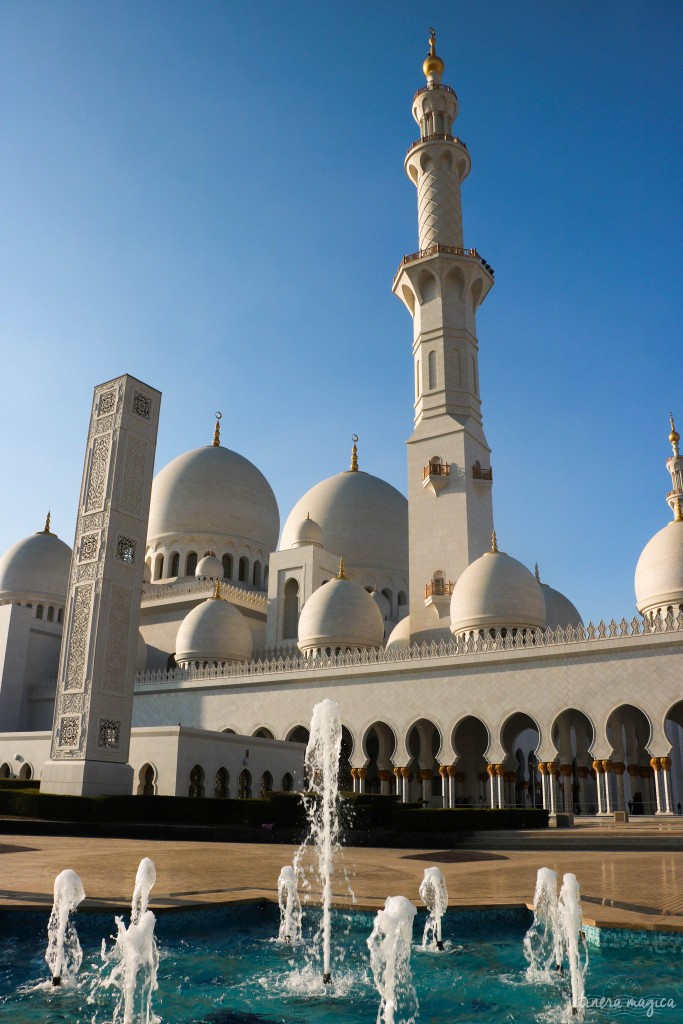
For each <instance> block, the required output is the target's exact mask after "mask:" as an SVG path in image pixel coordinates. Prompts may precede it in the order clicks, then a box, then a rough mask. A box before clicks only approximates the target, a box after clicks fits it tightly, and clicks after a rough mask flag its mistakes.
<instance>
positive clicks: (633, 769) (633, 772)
mask: <svg viewBox="0 0 683 1024" xmlns="http://www.w3.org/2000/svg"><path fill="white" fill-rule="evenodd" d="M626 771H627V772H628V773H629V775H630V776H631V778H632V779H635V778H637V777H638V775H640V768H639V767H638V765H637V764H628V765H626Z"/></svg>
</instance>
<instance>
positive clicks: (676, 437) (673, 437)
mask: <svg viewBox="0 0 683 1024" xmlns="http://www.w3.org/2000/svg"><path fill="white" fill-rule="evenodd" d="M669 423H670V424H671V433H670V434H669V441H670V442H671V447H672V448H673V452H674V455H675V456H676V458H678V457H679V449H678V442H679V441H680V439H681V435H680V434H679V433H678V431H677V430H676V426H675V424H674V414H673V413H672V412H670V413H669Z"/></svg>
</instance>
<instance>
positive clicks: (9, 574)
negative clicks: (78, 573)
mask: <svg viewBox="0 0 683 1024" xmlns="http://www.w3.org/2000/svg"><path fill="white" fill-rule="evenodd" d="M70 569H71V548H70V547H69V545H68V544H65V543H64V541H63V540H60V539H59V537H58V536H57V535H56V534H54V533H46V532H45V531H42V532H41V533H34V534H32V535H31V536H30V537H25V538H24V540H20V541H18V543H16V544H14V545H12V547H11V548H9V549H8V550H7V551H6V552H5V554H4V555H3V556H2V558H0V601H23V600H35V601H56V602H58V603H60V604H64V602H65V601H66V592H67V589H68V586H69V571H70Z"/></svg>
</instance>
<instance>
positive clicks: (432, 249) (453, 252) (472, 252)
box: [393, 242, 494, 285]
mask: <svg viewBox="0 0 683 1024" xmlns="http://www.w3.org/2000/svg"><path fill="white" fill-rule="evenodd" d="M440 253H445V254H446V255H447V256H466V257H468V258H469V259H472V260H476V261H477V262H478V263H479V264H481V266H482V267H483V268H484V270H486V271H487V272H488V273H489V274H490V276H491V280H493V274H494V271H493V267H492V266H491V265H490V264H489V263H487V262H486V260H485V259H484V257H483V256H480V255H479V253H478V252H477V250H476V249H463V248H462V247H461V246H459V245H441V243H440V242H436V243H435V244H434V245H430V246H429V248H427V249H418V251H417V252H413V253H410V254H409V255H408V256H404V257H403V259H402V260H401V262H400V263H399V265H398V270H397V271H396V273H395V274H394V282H393V283H394V285H395V284H396V280H397V278H398V275H399V274H400V273H401V271H402V270H403V268H404V267H405V266H406V264H408V263H414V262H415V260H422V259H425V257H427V256H436V255H437V254H440Z"/></svg>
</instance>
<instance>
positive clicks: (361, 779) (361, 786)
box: [358, 768, 368, 793]
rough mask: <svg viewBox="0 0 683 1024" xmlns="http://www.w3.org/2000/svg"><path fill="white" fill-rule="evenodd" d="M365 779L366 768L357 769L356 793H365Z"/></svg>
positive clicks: (366, 774) (366, 775)
mask: <svg viewBox="0 0 683 1024" xmlns="http://www.w3.org/2000/svg"><path fill="white" fill-rule="evenodd" d="M367 777H368V770H367V768H359V769H358V792H359V793H364V792H365V780H366V779H367Z"/></svg>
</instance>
